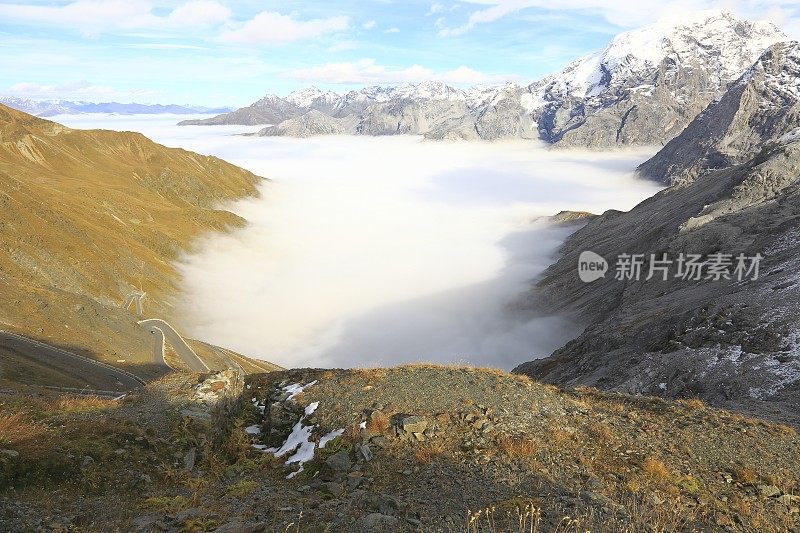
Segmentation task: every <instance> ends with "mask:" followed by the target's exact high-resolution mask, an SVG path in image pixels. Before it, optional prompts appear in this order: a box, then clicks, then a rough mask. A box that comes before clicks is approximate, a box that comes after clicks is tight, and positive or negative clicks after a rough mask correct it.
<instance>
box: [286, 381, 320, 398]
mask: <svg viewBox="0 0 800 533" xmlns="http://www.w3.org/2000/svg"><path fill="white" fill-rule="evenodd" d="M316 383H317V380H316V379H315V380H314V381H312V382H311V383H306V384H305V385H302V384H300V383H292V384H291V385H287V386H285V387H284V388H283V392H288V393H289V397H288V398H286V399H287V400H293V399H294V397H295V396H297V395H298V394H300V393H301V392H303V391H304V390H306V389H307V388H308V387H310V386H312V385H314V384H316Z"/></svg>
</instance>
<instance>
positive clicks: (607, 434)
mask: <svg viewBox="0 0 800 533" xmlns="http://www.w3.org/2000/svg"><path fill="white" fill-rule="evenodd" d="M589 435H591V437H592V438H593V439H594V441H595V442H596V443H597V444H598V445H600V446H606V445H608V444H610V443H611V441H612V440H613V439H614V431H613V430H612V429H611V428H610V427H608V425H606V424H604V423H603V422H597V421H593V422H591V423H590V424H589Z"/></svg>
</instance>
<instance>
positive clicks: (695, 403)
mask: <svg viewBox="0 0 800 533" xmlns="http://www.w3.org/2000/svg"><path fill="white" fill-rule="evenodd" d="M678 403H679V404H681V405H683V406H684V407H688V408H689V409H705V407H706V404H705V402H703V400H701V399H700V398H688V399H682V400H678Z"/></svg>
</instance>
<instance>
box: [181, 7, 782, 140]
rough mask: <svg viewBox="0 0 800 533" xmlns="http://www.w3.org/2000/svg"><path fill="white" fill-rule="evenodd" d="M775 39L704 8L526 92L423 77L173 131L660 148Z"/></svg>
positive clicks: (619, 42)
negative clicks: (224, 128) (252, 129)
mask: <svg viewBox="0 0 800 533" xmlns="http://www.w3.org/2000/svg"><path fill="white" fill-rule="evenodd" d="M783 40H786V37H785V35H783V33H781V32H780V30H778V29H777V28H776V27H775V26H774V25H772V24H770V23H767V22H750V21H747V20H742V19H739V18H736V17H734V16H733V15H730V14H728V13H721V12H702V13H700V14H695V15H692V16H691V17H689V18H684V19H676V20H670V21H663V22H660V23H657V24H655V25H652V26H648V27H645V28H641V29H639V30H634V31H631V32H626V33H623V34H620V35H618V36H617V37H615V38H614V40H613V41H612V42H611V43H610V44H609V45H608V46H607V47H606V48H605V49H603V50H601V51H599V52H597V53H595V54H592V55H589V56H587V57H584V58H582V59H579V60H577V61H575V62H573V63H571V64H570V65H568V66H567V67H566V68H564V69H563V70H562V71H560V72H558V73H555V74H552V75H550V76H546V77H545V78H543V79H541V80H539V81H537V82H535V83H533V84H531V85H529V86H527V87H522V86H519V85H516V84H507V85H504V86H499V87H476V88H473V89H469V90H460V89H456V88H453V87H450V86H447V85H445V84H442V83H439V82H426V83H421V84H418V85H413V84H406V85H401V86H399V87H388V88H387V87H368V88H365V89H363V90H361V91H351V92H348V93H346V94H341V95H340V94H336V93H333V92H330V91H328V92H323V91H319V90H317V89H314V88H311V89H306V90H304V91H299V92H295V93H292V94H290V95H289V96H288V97H286V98H280V97H277V96H274V95H270V96H267V97H265V98H264V99H262V100H260V101H259V102H256V103H254V104H253V105H251V106H249V107H246V108H242V109H240V110H237V111H235V112H233V113H229V114H227V115H220V116H218V117H214V118H212V119H206V120H197V121H184V122H181V124H248V125H253V124H271V126H270V127H267V128H265V129H264V130H262V132H261V134H262V135H288V136H301V137H303V136H309V135H320V134H342V133H344V134H350V135H397V134H414V135H424V136H425V137H426V138H429V139H484V140H494V139H507V138H523V139H541V140H543V141H545V142H548V143H554V144H557V145H559V146H564V147H589V148H598V149H603V148H609V147H614V146H624V145H650V144H663V143H665V142H667V141H669V140H670V139H671V138H672V137H674V136H676V135H677V134H678V133H680V132H681V131H682V130H683V129H684V127H685V126H686V125H687V124H688V123H689V122H690V121H691V120H692V119H693V118H694V117H695V115H697V113H699V112H700V111H701V110H702V109H704V108H705V107H706V106H707V105H708V103H709V102H711V101H712V100H714V99H715V98H717V97H719V96H720V95H721V94H722V93H723V92H724V91H725V89H726V88H727V86H728V84H729V83H731V82H732V81H734V80H735V79H737V78H738V77H739V76H740V75H741V74H742V72H744V71H745V70H746V69H747V68H748V67H750V66H751V65H752V64H753V62H754V61H755V60H756V59H758V57H759V56H760V55H761V54H762V53H763V51H764V50H765V49H766V48H768V47H769V46H770V45H772V44H774V43H776V42H779V41H783Z"/></svg>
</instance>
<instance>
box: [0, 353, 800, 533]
mask: <svg viewBox="0 0 800 533" xmlns="http://www.w3.org/2000/svg"><path fill="white" fill-rule="evenodd" d="M224 381H225V379H224V377H222V376H210V377H201V378H200V380H198V381H195V382H194V383H192V382H191V381H189V380H187V379H185V378H182V379H178V377H173V378H170V379H169V380H165V381H162V382H159V383H156V384H154V385H153V386H151V387H148V389H147V390H144V391H141V392H140V393H137V394H135V395H133V396H131V397H130V398H128V399H125V400H123V401H122V402H121V403H119V405H115V404H114V403H113V402H107V403H104V404H102V405H101V406H99V407H102V410H101V411H100V412H99V413H98V412H93V413H80V412H79V413H75V410H76V409H75V407H76V406H75V404H74V403H73V404H67V405H71V407H72V411H73V412H72V413H64V412H58V413H57V416H58V417H59V419H57V420H53V422H54V423H55V422H60V423H61V424H62V425H63V426H65V427H66V430H67V431H73V430H74V428H75V427H76V425H77V424H79V423H80V422H79V421H78V420H76V418H81V417H83V418H85V419H88V420H97V419H98V418H99V416H102V417H103V418H102V420H105V421H106V422H103V423H100V422H98V424H97V425H98V427H102V428H103V429H102V431H100V432H97V431H95V432H93V433H92V434H91V438H90V439H89V438H87V439H84V440H82V441H80V443H76V444H75V445H74V446H75V447H74V453H73V455H76V457H74V458H73V459H68V460H65V463H66V464H68V465H69V467H70V469H71V470H70V471H72V472H73V474H72V477H71V482H70V483H69V484H67V483H66V482H65V481H64V479H60V478H58V477H56V476H55V474H57V473H58V472H59V471H58V470H56V471H55V472H51V473H50V474H49V475H50V477H47V476H43V477H32V478H28V479H27V480H26V479H25V478H21V477H16V479H17V480H18V481H17V488H16V490H15V491H13V492H12V491H6V492H0V516H2V517H3V518H4V520H5V523H6V524H8V525H9V527H12V528H14V529H16V530H25V529H26V528H32V529H36V528H40V527H44V528H45V529H47V528H48V527H50V526H51V525H57V526H58V527H62V528H63V529H67V530H69V528H74V529H80V530H81V531H87V532H94V531H109V530H119V531H139V532H148V533H149V532H155V531H160V532H165V531H166V532H178V531H215V532H217V533H233V532H236V533H244V532H250V533H256V532H284V533H285V532H286V531H290V532H294V531H297V532H299V531H325V530H327V531H342V532H354V533H372V532H375V533H377V532H381V531H392V532H395V531H397V532H402V531H426V532H427V531H441V532H463V531H530V530H531V529H532V530H534V531H565V530H568V531H572V530H581V531H586V530H591V531H643V530H654V531H664V530H687V531H688V530H727V531H788V530H792V529H793V528H797V527H798V520H800V498H799V497H798V496H796V494H797V492H798V489H800V486H798V479H797V472H796V469H795V468H794V465H795V464H796V463H797V461H798V460H800V455H798V454H800V440H798V436H797V434H796V432H794V431H793V430H792V429H790V428H787V427H785V426H779V425H775V424H770V423H766V422H762V421H758V420H754V419H746V418H744V417H742V416H741V415H734V414H731V413H727V412H724V411H718V410H715V409H711V408H708V407H706V406H704V405H703V404H702V403H698V402H696V401H695V402H670V401H666V400H663V399H659V398H643V397H632V396H626V395H621V394H609V393H601V392H598V391H596V390H591V389H579V390H570V391H562V390H558V389H557V388H555V387H552V386H548V385H543V384H540V383H536V382H533V381H531V380H529V379H527V378H525V377H524V376H513V375H509V374H506V373H502V372H498V371H491V370H480V369H473V368H444V367H431V366H411V367H399V368H392V369H368V370H366V369H365V370H350V371H345V370H293V371H286V372H276V373H271V374H266V375H262V376H252V377H250V378H249V379H248V380H247V382H246V384H245V386H244V388H243V391H242V394H241V403H240V407H239V409H238V411H237V410H234V411H229V412H230V413H231V414H230V415H229V416H228V417H227V418H217V420H218V421H220V422H224V427H226V428H228V429H229V433H228V437H227V438H226V439H225V440H223V441H221V442H220V443H219V444H218V445H217V446H216V447H215V446H213V444H212V441H211V439H209V438H208V437H207V435H208V433H209V430H210V429H213V428H210V427H209V423H210V420H214V419H213V418H211V419H209V418H208V416H206V415H205V413H207V412H208V408H204V407H203V405H206V404H208V402H213V401H214V400H213V397H214V392H213V391H214V390H215V389H218V390H220V391H223V390H225V388H226V384H225V382H224ZM218 385H222V387H221V388H220V387H218ZM300 388H302V392H301V391H299V389H300ZM187 400H188V401H187ZM157 405H159V406H160V409H154V406H157ZM13 408H14V410H15V412H16V411H21V412H22V413H23V415H24V416H29V413H30V408H29V407H27V406H26V405H25V404H23V405H22V406H19V407H18V406H13ZM50 409H52V408H50ZM309 412H310V413H311V414H310V415H308V414H307V413H309ZM98 415H99V416H98ZM133 421H135V424H136V426H134V427H133V428H132V424H131V423H132V422H133ZM109 422H111V423H109ZM49 424H50V421H49V420H48V421H47V422H46V425H49ZM43 430H46V431H50V429H49V428H47V427H45V428H43ZM339 430H342V431H339ZM333 431H336V433H334V436H333V438H330V437H331V432H333ZM293 434H300V435H301V436H302V438H300V439H296V440H295V441H293V442H294V445H289V446H288V448H289V449H288V450H287V452H286V453H285V454H283V455H282V456H280V457H275V455H274V454H273V453H272V452H270V451H269V450H265V449H264V448H267V447H268V446H274V447H281V446H282V445H284V444H285V443H286V441H287V440H289V438H290V435H293ZM325 436H328V438H326V439H324V441H325V443H324V447H322V446H323V437H325ZM47 443H48V445H47V447H45V449H44V450H39V451H38V452H37V453H54V452H55V451H57V449H58V447H59V446H60V445H61V442H60V440H59V439H50V440H48V441H47ZM87 446H88V448H87ZM53 447H54V448H56V449H50V448H53ZM0 449H2V450H5V451H2V452H0V466H2V467H4V468H6V469H7V471H9V472H13V473H15V474H16V475H18V474H19V473H21V472H24V465H26V464H30V461H31V459H32V458H33V453H34V451H35V450H36V448H35V446H34V444H33V443H31V442H25V441H24V439H22V440H21V439H16V440H14V442H10V443H7V442H1V443H0ZM302 449H309V450H310V452H311V453H303V454H302V455H303V456H304V457H305V461H304V463H303V470H302V472H300V473H296V474H294V475H292V477H288V478H287V476H289V475H291V474H293V473H295V472H297V471H298V463H297V462H291V463H290V464H286V463H287V460H290V459H291V458H292V457H293V456H294V455H295V454H296V453H297V452H299V451H301V450H302ZM86 456H88V457H90V459H88V460H87V459H85V457H86ZM101 461H102V464H103V465H106V468H105V469H100V467H99V465H100V464H101ZM159 465H160V466H159ZM65 466H66V465H65ZM48 472H49V471H48ZM43 486H46V487H47V488H48V495H49V496H48V498H41V492H40V490H41V489H40V487H43ZM53 488H56V489H60V490H55V491H54V490H53ZM120 502H124V503H120ZM33 509H36V512H31V511H32V510H33ZM521 523H522V524H521ZM53 529H55V527H53Z"/></svg>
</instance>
